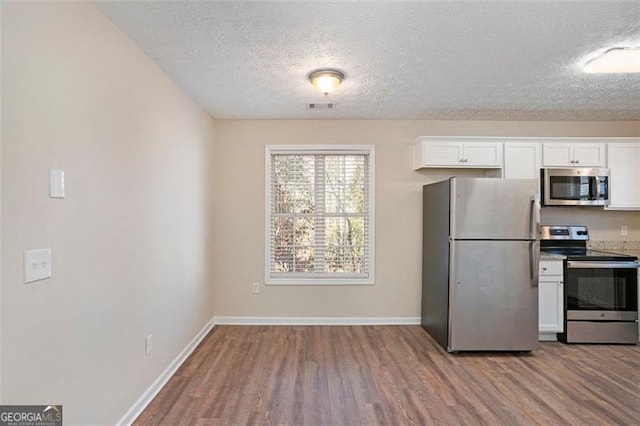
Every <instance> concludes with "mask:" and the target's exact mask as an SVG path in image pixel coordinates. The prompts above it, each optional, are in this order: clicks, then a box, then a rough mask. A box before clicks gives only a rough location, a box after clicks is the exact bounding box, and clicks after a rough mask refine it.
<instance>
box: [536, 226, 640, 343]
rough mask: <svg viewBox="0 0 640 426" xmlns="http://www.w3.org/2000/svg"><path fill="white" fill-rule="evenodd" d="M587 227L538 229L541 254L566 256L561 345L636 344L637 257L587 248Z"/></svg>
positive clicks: (559, 337) (559, 338) (638, 264)
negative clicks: (562, 343)
mask: <svg viewBox="0 0 640 426" xmlns="http://www.w3.org/2000/svg"><path fill="white" fill-rule="evenodd" d="M588 240H589V231H588V229H587V227H586V226H541V227H540V250H541V251H544V252H547V253H554V254H560V255H564V256H565V259H564V261H563V262H564V333H558V340H559V341H561V342H565V343H624V344H636V343H637V342H638V267H639V266H640V263H639V262H638V258H637V257H635V256H627V255H623V254H619V253H610V252H606V251H598V250H589V249H588V248H587V241H588Z"/></svg>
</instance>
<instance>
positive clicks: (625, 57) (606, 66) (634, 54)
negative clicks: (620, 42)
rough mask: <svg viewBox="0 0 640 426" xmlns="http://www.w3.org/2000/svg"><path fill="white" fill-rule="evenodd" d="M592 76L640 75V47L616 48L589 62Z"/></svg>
mask: <svg viewBox="0 0 640 426" xmlns="http://www.w3.org/2000/svg"><path fill="white" fill-rule="evenodd" d="M583 71H584V72H586V73H590V74H620V73H640V47H629V48H626V47H616V48H613V49H609V50H607V51H606V52H604V53H603V54H602V55H600V56H598V57H597V58H594V59H592V60H590V61H589V62H587V63H586V64H585V66H584V68H583Z"/></svg>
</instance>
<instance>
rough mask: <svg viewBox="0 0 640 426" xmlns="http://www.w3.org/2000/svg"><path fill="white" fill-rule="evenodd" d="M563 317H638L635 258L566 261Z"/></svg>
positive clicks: (610, 318)
mask: <svg viewBox="0 0 640 426" xmlns="http://www.w3.org/2000/svg"><path fill="white" fill-rule="evenodd" d="M565 309H566V312H567V316H566V319H567V320H601V321H635V320H637V319H638V262H637V261H624V262H613V261H573V260H570V261H566V269H565Z"/></svg>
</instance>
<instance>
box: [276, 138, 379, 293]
mask: <svg viewBox="0 0 640 426" xmlns="http://www.w3.org/2000/svg"><path fill="white" fill-rule="evenodd" d="M268 148H269V147H268ZM267 155H268V162H267V164H268V174H269V176H268V188H267V194H268V226H267V228H268V234H267V238H268V243H267V247H266V249H267V250H266V251H267V269H268V270H267V283H272V284H277V283H285V284H295V283H300V284H313V283H333V284H339V283H346V284H349V283H367V284H368V283H371V282H372V279H373V274H372V258H373V250H372V248H373V244H372V243H373V241H372V205H373V203H372V196H371V195H372V178H371V176H372V173H371V168H372V164H371V158H372V157H373V155H372V147H365V148H360V149H357V148H356V149H354V148H348V149H338V148H329V147H324V148H318V147H315V148H309V149H304V148H298V149H291V148H288V149H287V148H280V149H277V148H273V147H272V148H271V149H268V150H267Z"/></svg>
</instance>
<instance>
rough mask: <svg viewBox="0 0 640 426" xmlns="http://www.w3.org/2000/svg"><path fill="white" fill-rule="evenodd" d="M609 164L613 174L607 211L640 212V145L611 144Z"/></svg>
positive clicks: (608, 150)
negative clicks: (628, 210) (624, 210)
mask: <svg viewBox="0 0 640 426" xmlns="http://www.w3.org/2000/svg"><path fill="white" fill-rule="evenodd" d="M607 164H608V167H609V169H610V173H611V175H610V179H611V181H610V185H609V188H610V191H611V193H610V194H609V196H610V200H611V204H610V205H609V206H608V207H607V209H616V208H619V209H630V210H640V143H610V144H609V145H608V146H607Z"/></svg>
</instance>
